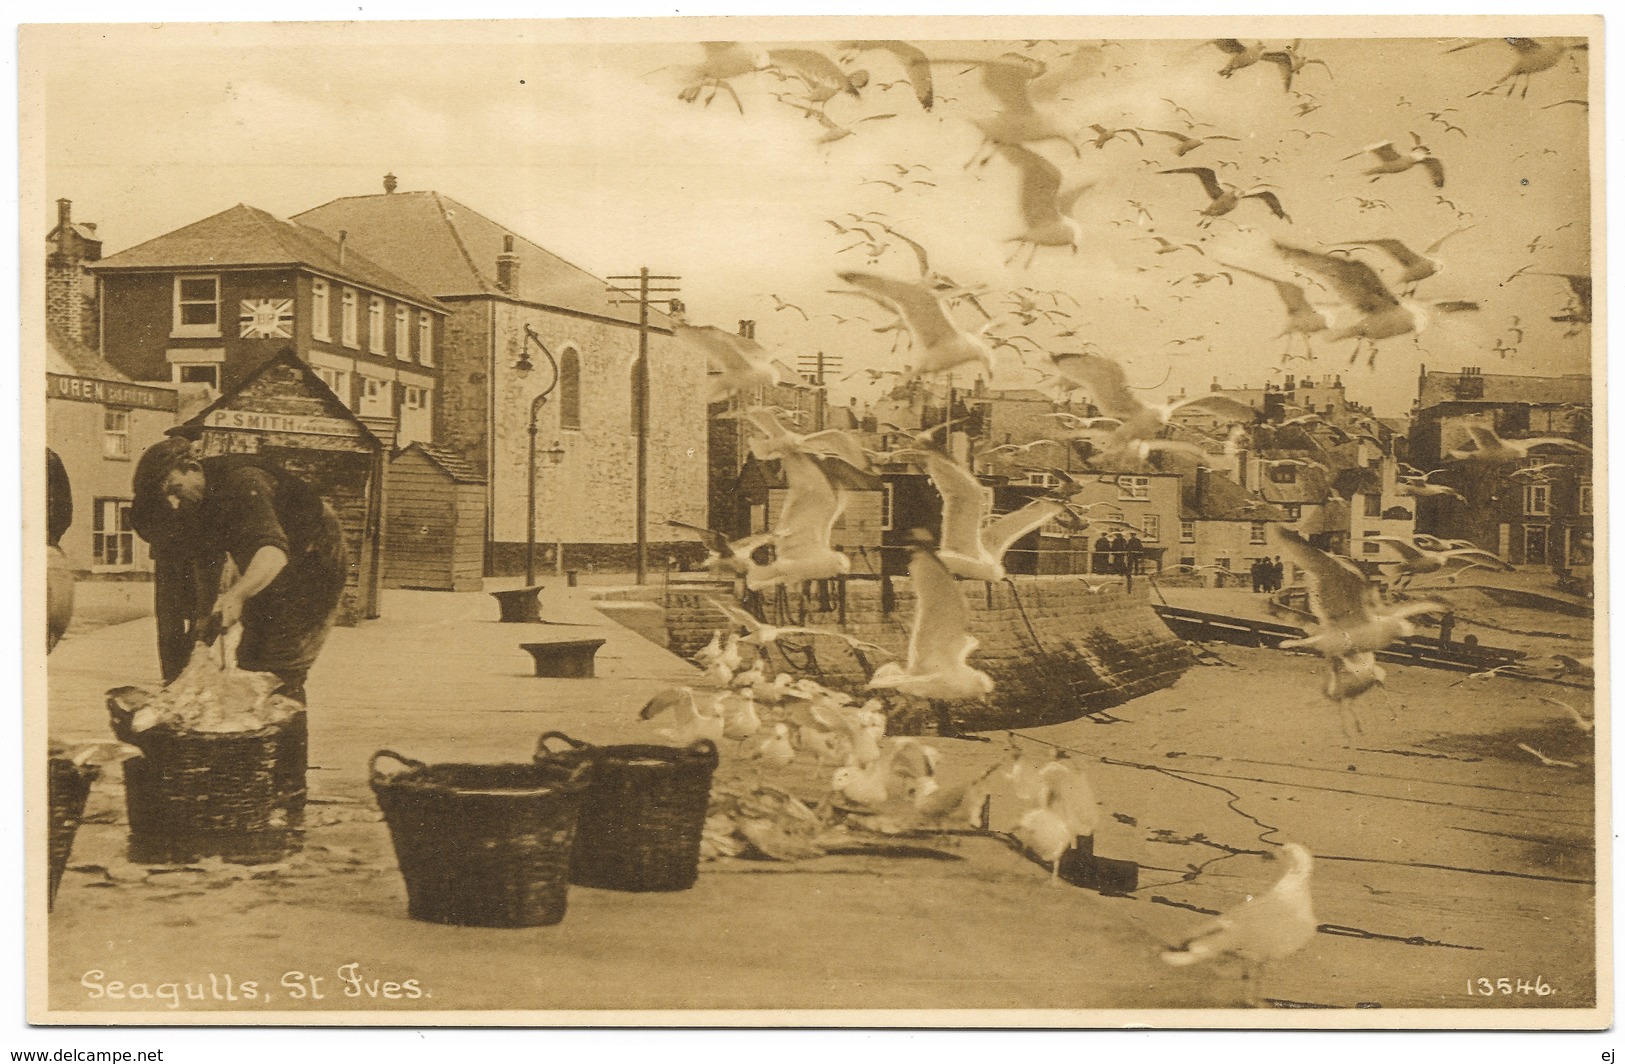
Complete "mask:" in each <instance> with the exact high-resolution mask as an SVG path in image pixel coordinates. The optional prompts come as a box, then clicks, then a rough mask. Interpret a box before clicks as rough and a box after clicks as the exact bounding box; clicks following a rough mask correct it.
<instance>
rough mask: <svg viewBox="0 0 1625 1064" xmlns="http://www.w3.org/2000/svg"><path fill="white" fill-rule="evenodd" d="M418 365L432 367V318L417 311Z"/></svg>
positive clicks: (426, 313)
mask: <svg viewBox="0 0 1625 1064" xmlns="http://www.w3.org/2000/svg"><path fill="white" fill-rule="evenodd" d="M418 365H420V366H432V365H434V316H433V315H431V314H430V313H429V312H428V311H426V310H420V311H418Z"/></svg>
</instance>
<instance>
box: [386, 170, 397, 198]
mask: <svg viewBox="0 0 1625 1064" xmlns="http://www.w3.org/2000/svg"><path fill="white" fill-rule="evenodd" d="M394 191H395V175H394V174H385V175H384V193H385V194H386V195H387V194H388V193H391V192H394Z"/></svg>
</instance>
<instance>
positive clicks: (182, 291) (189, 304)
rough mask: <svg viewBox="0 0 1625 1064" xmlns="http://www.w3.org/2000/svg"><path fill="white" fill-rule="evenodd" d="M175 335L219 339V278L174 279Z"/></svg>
mask: <svg viewBox="0 0 1625 1064" xmlns="http://www.w3.org/2000/svg"><path fill="white" fill-rule="evenodd" d="M174 335H176V336H219V335H220V278H218V277H177V278H175V331H174Z"/></svg>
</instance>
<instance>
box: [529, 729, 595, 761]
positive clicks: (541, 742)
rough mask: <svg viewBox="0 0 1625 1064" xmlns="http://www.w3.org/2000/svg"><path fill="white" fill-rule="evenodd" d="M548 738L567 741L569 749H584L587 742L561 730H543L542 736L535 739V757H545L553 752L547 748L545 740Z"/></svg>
mask: <svg viewBox="0 0 1625 1064" xmlns="http://www.w3.org/2000/svg"><path fill="white" fill-rule="evenodd" d="M549 739H561V740H563V741H564V742H567V743H569V744H570V747H571V749H574V750H585V749H586V748H587V746H588V744H587V743H584V742H582V741H581V740H580V739H572V738H570V737H569V736H568V735H566V734H564V733H563V732H561V731H550V732H543V733H542V737H541V738H540V739H537V740H536V756H537V757H546V756H548V755H549V754H552V753H554V752H555V751H553V750H549V749H548V748H547V741H548V740H549Z"/></svg>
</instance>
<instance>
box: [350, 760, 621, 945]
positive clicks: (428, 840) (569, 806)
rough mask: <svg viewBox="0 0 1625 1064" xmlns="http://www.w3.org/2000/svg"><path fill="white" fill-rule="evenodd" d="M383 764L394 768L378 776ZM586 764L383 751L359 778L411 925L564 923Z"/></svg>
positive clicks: (588, 772) (587, 772)
mask: <svg viewBox="0 0 1625 1064" xmlns="http://www.w3.org/2000/svg"><path fill="white" fill-rule="evenodd" d="M385 758H389V759H391V760H393V761H395V762H397V763H398V764H399V765H400V766H402V769H401V770H398V771H395V772H393V773H389V772H384V771H382V770H381V769H380V765H379V763H380V761H382V760H383V759H385ZM591 774H592V765H591V763H589V762H582V763H580V764H576V765H571V766H564V765H560V764H556V763H551V762H542V763H536V762H533V763H530V764H495V765H478V764H437V765H429V764H425V763H423V762H422V761H414V760H413V759H411V758H409V757H402V756H401V755H400V754H397V753H394V752H393V751H390V750H380V751H378V752H377V753H376V754H374V755H373V756H372V760H371V761H370V762H369V763H368V771H367V776H368V779H369V781H370V782H371V784H372V791H373V794H374V795H375V796H376V797H377V799H378V808H379V809H380V810H382V811H383V814H384V821H385V823H387V824H388V825H389V836H390V839H391V841H392V842H393V843H394V844H395V859H396V863H397V864H398V865H399V866H400V870H401V878H402V879H404V880H405V881H406V896H407V914H408V915H410V916H411V917H412V918H413V919H415V920H427V921H430V922H432V923H439V924H461V925H465V926H473V927H538V926H542V925H547V924H556V923H558V922H560V921H561V920H563V919H564V912H565V907H566V904H567V902H568V899H569V889H570V847H571V844H572V843H573V842H574V840H575V834H576V819H577V816H578V815H579V813H580V810H581V797H582V795H583V793H584V792H585V791H586V788H587V783H588V779H589V777H590V776H591Z"/></svg>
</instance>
